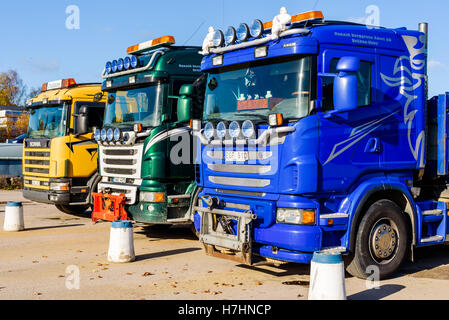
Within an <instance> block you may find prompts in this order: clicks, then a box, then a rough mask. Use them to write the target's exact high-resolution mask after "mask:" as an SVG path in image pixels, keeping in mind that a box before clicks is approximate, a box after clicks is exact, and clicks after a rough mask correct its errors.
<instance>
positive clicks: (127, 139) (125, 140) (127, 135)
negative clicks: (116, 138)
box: [122, 132, 129, 143]
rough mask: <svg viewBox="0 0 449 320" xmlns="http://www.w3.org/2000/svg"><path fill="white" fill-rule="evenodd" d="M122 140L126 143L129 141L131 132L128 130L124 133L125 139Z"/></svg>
mask: <svg viewBox="0 0 449 320" xmlns="http://www.w3.org/2000/svg"><path fill="white" fill-rule="evenodd" d="M122 140H123V143H126V142H128V141H129V133H128V132H126V133H124V134H123V139H122Z"/></svg>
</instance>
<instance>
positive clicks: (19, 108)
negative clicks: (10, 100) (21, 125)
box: [0, 106, 24, 111]
mask: <svg viewBox="0 0 449 320" xmlns="http://www.w3.org/2000/svg"><path fill="white" fill-rule="evenodd" d="M4 110H10V111H24V110H23V108H22V107H18V106H0V111H4Z"/></svg>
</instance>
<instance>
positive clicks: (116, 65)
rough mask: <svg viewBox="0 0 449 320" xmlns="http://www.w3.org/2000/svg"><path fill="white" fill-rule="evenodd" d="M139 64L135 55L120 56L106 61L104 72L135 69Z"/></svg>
mask: <svg viewBox="0 0 449 320" xmlns="http://www.w3.org/2000/svg"><path fill="white" fill-rule="evenodd" d="M138 66H139V59H138V58H137V57H136V56H130V57H126V58H124V59H122V58H120V59H118V60H114V61H108V62H106V67H105V68H106V73H107V74H111V73H115V72H120V71H123V70H130V69H135V68H137V67H138Z"/></svg>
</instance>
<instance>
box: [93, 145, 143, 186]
mask: <svg viewBox="0 0 449 320" xmlns="http://www.w3.org/2000/svg"><path fill="white" fill-rule="evenodd" d="M142 153H143V144H138V145H134V146H110V147H109V146H100V167H101V175H102V176H106V177H112V178H128V179H140V178H141V166H142Z"/></svg>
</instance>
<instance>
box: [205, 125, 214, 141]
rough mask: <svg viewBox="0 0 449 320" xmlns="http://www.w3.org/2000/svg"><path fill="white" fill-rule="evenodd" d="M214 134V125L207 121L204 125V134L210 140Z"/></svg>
mask: <svg viewBox="0 0 449 320" xmlns="http://www.w3.org/2000/svg"><path fill="white" fill-rule="evenodd" d="M214 135H215V128H214V125H213V124H212V122H208V123H207V124H206V126H205V127H204V136H205V137H206V138H207V139H209V140H210V139H212V138H213V136H214Z"/></svg>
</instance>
